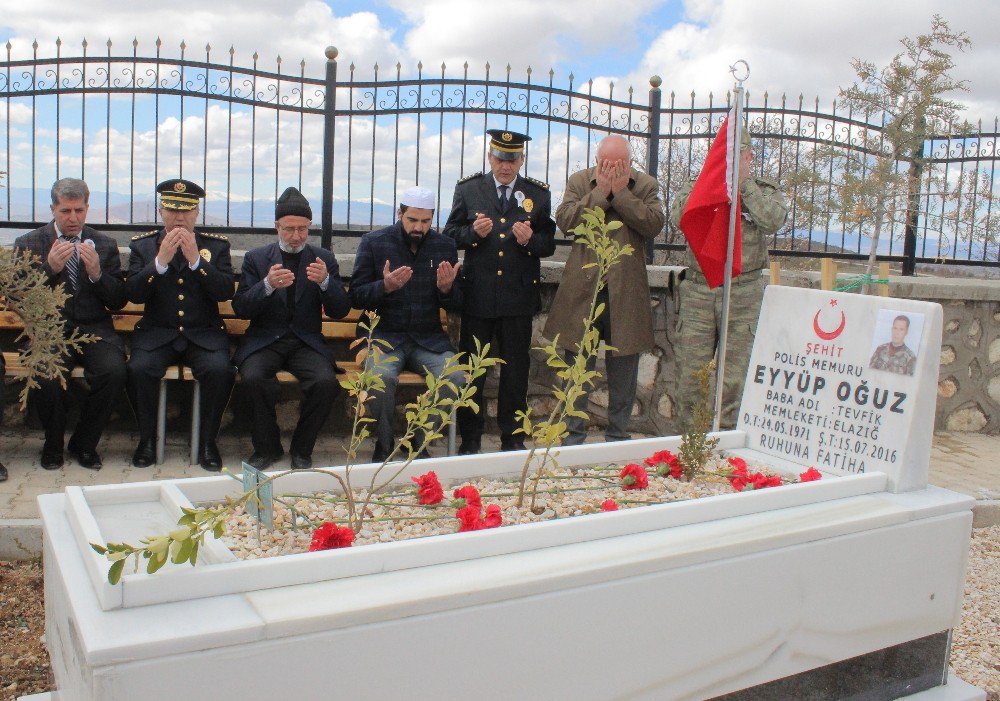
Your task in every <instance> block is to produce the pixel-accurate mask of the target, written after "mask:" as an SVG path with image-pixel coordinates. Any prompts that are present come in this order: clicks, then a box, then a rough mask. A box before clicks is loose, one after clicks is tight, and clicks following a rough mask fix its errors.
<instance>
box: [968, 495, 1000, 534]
mask: <svg viewBox="0 0 1000 701" xmlns="http://www.w3.org/2000/svg"><path fill="white" fill-rule="evenodd" d="M996 525H1000V499H977V500H976V503H975V505H974V506H973V507H972V527H973V528H989V527H990V526H996Z"/></svg>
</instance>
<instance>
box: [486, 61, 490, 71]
mask: <svg viewBox="0 0 1000 701" xmlns="http://www.w3.org/2000/svg"><path fill="white" fill-rule="evenodd" d="M486 72H487V73H489V72H490V62H489V61H487V62H486Z"/></svg>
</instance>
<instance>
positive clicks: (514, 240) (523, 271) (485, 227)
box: [444, 129, 556, 455]
mask: <svg viewBox="0 0 1000 701" xmlns="http://www.w3.org/2000/svg"><path fill="white" fill-rule="evenodd" d="M488 133H489V135H490V137H491V138H490V151H489V163H490V171H491V172H489V173H486V174H483V173H476V174H475V175H470V176H469V177H467V178H464V179H462V180H460V181H459V182H458V185H456V187H455V200H454V202H453V204H452V209H451V216H449V217H448V223H447V224H446V225H445V228H444V233H445V234H446V235H447V236H450V237H451V238H453V239H455V242H456V243H457V244H458V247H459V248H461V249H464V250H465V259H464V263H463V266H462V275H463V280H464V287H463V292H464V294H465V302H464V305H463V308H462V309H463V311H462V332H461V337H460V350H461V351H462V352H465V353H470V352H473V351H475V341H476V340H477V339H478V341H479V342H480V343H481V344H486V343H490V342H491V341H492V339H493V337H494V335H495V336H496V339H497V345H496V347H497V351H498V352H497V354H498V356H499V357H500V358H501V359H502V360H503V361H504V363H505V364H504V365H502V366H501V368H500V387H499V390H498V395H497V423H498V424H499V426H500V446H501V449H502V450H521V449H523V448H524V441H523V439H522V438H521V437H520V436H519V435H515V434H514V430H515V429H517V428H518V426H519V423H518V421H517V418H516V413H517V412H518V411H519V410H520V411H524V410H525V409H526V408H527V395H528V363H529V356H528V350H529V347H530V345H531V318H532V317H533V316H534V315H535V314H536V313H538V310H539V309H540V308H541V296H540V294H539V289H540V277H541V263H540V259H541V258H544V257H546V256H551V255H552V253H553V252H554V251H555V231H556V224H555V222H554V221H552V217H551V209H552V205H551V198H550V195H549V186H548V185H547V184H546V183H543V182H541V181H539V180H534V179H533V178H525V177H522V176H519V175H518V171H520V170H521V166H522V165H523V164H524V144H525V142H526V141H529V140H530V138H531V137H528V136H525V135H524V134H518V133H517V132H513V131H505V130H502V129H490V130H489V131H488ZM475 384H476V396H477V397H482V396H483V388H484V386H485V384H486V377H485V375H484V376H482V377H479V378H477V379H476V381H475ZM480 407H481V408H480V411H479V413H478V414H477V413H475V412H473V411H472V410H470V409H461V410H459V412H458V428H459V430H460V431H461V433H462V445H461V448H460V449H459V453H460V454H462V455H472V454H475V453H478V452H479V450H480V444H481V440H482V435H483V424H484V422H485V418H486V417H485V412H486V403H485V402H484V401H482V400H480Z"/></svg>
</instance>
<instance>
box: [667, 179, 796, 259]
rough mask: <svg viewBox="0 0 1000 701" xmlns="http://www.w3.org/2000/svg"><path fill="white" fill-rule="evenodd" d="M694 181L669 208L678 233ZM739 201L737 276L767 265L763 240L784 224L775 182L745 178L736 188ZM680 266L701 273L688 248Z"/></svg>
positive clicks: (784, 207) (784, 212)
mask: <svg viewBox="0 0 1000 701" xmlns="http://www.w3.org/2000/svg"><path fill="white" fill-rule="evenodd" d="M692 187H694V180H691V181H690V182H688V183H687V184H686V185H684V186H683V187H682V188H681V190H680V192H678V193H677V196H676V197H674V201H673V203H672V204H671V205H670V223H671V224H673V226H674V228H676V229H678V230H680V227H681V215H682V214H684V207H685V206H686V205H687V201H688V197H689V196H690V195H691V188H692ZM740 202H741V203H742V209H743V226H742V229H743V244H742V246H743V259H742V268H741V270H742V272H741V275H746V274H747V273H757V271H759V270H760V269H761V268H763V267H765V266H767V262H768V258H767V237H768V236H773V235H774V233H775V232H776V231H777V230H778V228H779V227H781V225H782V224H784V223H785V219H786V218H787V217H788V207H787V205H786V204H785V198H784V196H783V195H782V194H781V190H780V189H779V187H778V183H776V182H775V181H773V180H771V179H769V178H762V177H759V176H754V177H749V178H747V179H746V180H744V181H743V184H742V185H740ZM684 264H685V265H687V266H688V267H689V268H691V269H692V270H695V271H698V272H699V273H700V272H701V267H700V266H699V265H698V261H697V260H696V259H695V257H694V253H692V252H691V248H690V247H688V248H687V249H686V250H685V251H684Z"/></svg>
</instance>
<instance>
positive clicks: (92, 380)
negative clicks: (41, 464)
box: [33, 341, 126, 453]
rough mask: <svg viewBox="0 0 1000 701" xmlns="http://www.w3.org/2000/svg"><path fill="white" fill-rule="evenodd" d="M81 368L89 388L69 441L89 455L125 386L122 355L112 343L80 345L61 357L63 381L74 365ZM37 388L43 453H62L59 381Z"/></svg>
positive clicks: (63, 419) (63, 426)
mask: <svg viewBox="0 0 1000 701" xmlns="http://www.w3.org/2000/svg"><path fill="white" fill-rule="evenodd" d="M78 364H79V365H82V366H83V376H84V377H85V378H86V380H87V384H88V385H89V386H90V390H89V391H88V392H87V397H86V399H85V400H84V404H83V407H82V408H81V411H80V420H79V421H78V422H77V424H76V430H74V431H73V436H72V437H71V438H70V443H71V444H72V445H73V448H74V449H75V450H77V451H92V450H95V449H96V448H97V444H98V443H99V442H100V440H101V434H102V433H103V432H104V427H105V426H106V425H107V423H108V419H109V418H110V417H111V410H112V409H113V408H114V403H115V400H116V399H117V398H118V394H119V393H120V392H121V391H122V388H123V387H124V386H125V379H126V371H125V353H124V352H123V351H122V350H121V349H120V348H118V347H117V346H116V345H114V344H113V343H109V342H107V341H96V342H94V343H84V344H82V345H81V346H80V350H78V351H71V352H70V353H67V354H66V355H65V356H63V365H64V367H65V368H66V372H65V373H64V377H65V379H66V381H67V382H69V374H70V371H72V369H73V366H74V365H78ZM38 384H39V388H38V389H37V390H34V391H33V394H34V395H35V397H36V400H35V401H36V406H37V408H38V418H39V419H40V420H41V422H42V427H43V428H44V429H45V447H44V448H43V450H44V451H46V452H59V453H61V452H62V449H63V436H64V435H65V434H66V394H67V390H66V389H63V387H62V385H61V384H60V383H59V380H39V381H38Z"/></svg>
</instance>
